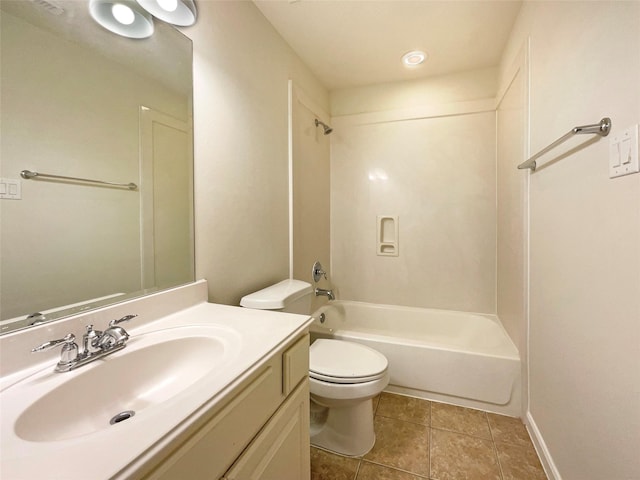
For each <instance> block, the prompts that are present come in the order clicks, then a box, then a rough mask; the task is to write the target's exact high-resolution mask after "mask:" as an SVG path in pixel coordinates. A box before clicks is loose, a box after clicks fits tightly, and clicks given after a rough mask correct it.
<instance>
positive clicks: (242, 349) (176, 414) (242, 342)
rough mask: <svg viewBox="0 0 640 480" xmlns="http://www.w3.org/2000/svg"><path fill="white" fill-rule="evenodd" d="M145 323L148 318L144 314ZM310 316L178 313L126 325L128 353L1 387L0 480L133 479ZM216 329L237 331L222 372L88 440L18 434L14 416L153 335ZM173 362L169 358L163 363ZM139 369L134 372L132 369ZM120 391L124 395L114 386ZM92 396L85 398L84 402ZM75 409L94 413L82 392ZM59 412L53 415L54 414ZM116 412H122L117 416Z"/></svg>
mask: <svg viewBox="0 0 640 480" xmlns="http://www.w3.org/2000/svg"><path fill="white" fill-rule="evenodd" d="M139 315H140V316H141V317H143V316H144V313H139ZM310 322H311V318H310V317H306V316H303V315H291V314H283V313H277V312H269V311H260V310H249V309H244V308H240V307H230V306H224V305H216V304H211V303H199V304H197V305H195V306H192V307H189V308H186V309H183V310H181V311H179V312H176V313H172V314H170V315H168V316H166V317H162V318H158V319H156V320H153V321H148V322H146V323H145V322H140V323H141V324H140V325H139V326H137V327H136V326H135V323H134V322H131V323H130V324H128V325H126V327H127V331H128V332H129V333H130V335H131V338H130V340H129V343H128V345H127V347H125V348H124V349H123V350H121V351H119V352H115V353H113V354H112V355H109V356H107V357H104V360H98V361H96V362H93V363H91V364H89V365H86V366H84V367H80V368H78V369H76V370H73V371H71V372H66V373H54V372H53V368H54V366H55V362H51V363H48V364H46V365H43V364H42V363H41V364H39V365H37V366H31V367H29V368H26V369H23V370H22V371H18V372H15V373H13V374H11V375H10V376H9V378H5V379H4V381H3V382H2V385H3V390H2V391H1V392H0V406H1V407H2V409H1V410H0V418H1V420H2V426H1V437H0V439H1V445H2V448H1V452H2V453H1V459H0V477H1V478H2V479H3V480H14V479H38V478H42V479H45V478H46V479H47V480H49V479H65V480H72V479H83V480H85V479H87V478H91V479H96V480H97V479H103V478H104V479H108V478H127V477H128V476H129V475H130V474H131V473H132V472H134V471H136V470H137V469H138V468H139V467H140V466H142V465H144V463H145V462H146V461H148V459H150V458H151V457H152V456H153V455H154V453H155V452H157V451H158V450H159V449H161V448H162V447H163V446H164V445H166V444H168V443H170V442H171V441H172V439H174V438H176V437H177V436H179V435H180V434H181V432H183V431H185V430H186V429H188V427H189V425H191V424H192V423H193V422H195V421H197V420H198V418H199V417H201V416H202V415H204V414H205V413H206V412H207V411H209V410H211V409H212V408H215V407H216V405H218V404H219V403H220V402H221V401H222V400H223V399H224V398H225V395H226V394H227V393H229V392H230V391H231V389H232V388H233V387H234V386H235V385H236V384H237V383H239V382H240V381H241V380H242V379H243V378H245V377H246V376H247V375H249V374H250V373H251V372H252V371H253V369H254V368H255V367H256V366H257V365H259V364H260V363H261V361H262V360H264V359H265V358H266V357H268V356H269V354H270V353H271V352H273V351H274V349H276V348H278V347H279V346H280V345H282V344H283V343H285V342H286V341H287V340H288V339H291V338H293V337H295V336H297V335H298V334H300V333H302V332H303V331H304V330H305V329H306V328H308V326H309V323H310ZM187 325H190V326H201V327H215V328H220V329H224V330H225V331H227V332H232V334H231V337H230V338H232V340H229V342H228V344H227V346H228V347H232V348H233V350H234V351H233V355H232V356H231V357H228V359H227V360H226V361H225V363H224V364H223V365H220V368H215V369H213V370H212V371H210V372H208V373H207V374H206V375H205V376H204V377H202V379H200V380H199V381H198V382H196V383H194V384H193V385H191V386H189V387H187V388H186V389H185V390H183V391H181V392H180V393H177V394H176V395H174V396H173V397H171V398H169V399H167V400H166V401H164V402H162V403H159V404H157V405H153V406H150V407H148V408H145V409H143V410H142V411H140V412H139V413H137V414H136V415H135V417H132V418H131V419H129V420H127V421H125V422H122V423H118V424H116V425H113V426H108V427H106V428H104V429H101V430H99V431H96V432H95V433H90V434H86V435H82V436H76V437H73V438H67V439H64V440H59V441H37V442H36V441H27V440H25V439H23V438H20V437H19V436H18V435H17V434H16V432H15V429H14V424H15V421H16V417H17V416H18V415H19V414H20V413H21V412H23V411H25V410H26V408H28V406H29V405H30V404H32V403H33V402H35V401H36V400H37V399H39V398H41V396H42V395H44V394H45V393H46V392H48V391H52V390H53V389H55V388H56V386H58V385H60V384H61V383H63V382H66V381H68V380H69V379H70V378H71V376H73V375H80V374H83V373H86V372H88V371H89V369H92V368H96V367H97V366H98V365H99V363H100V362H108V361H110V360H113V359H116V358H118V356H122V355H126V354H127V349H130V350H133V349H135V348H136V342H143V341H148V340H143V339H145V338H151V336H150V335H147V336H145V334H148V333H150V332H157V331H160V330H165V334H164V335H165V337H166V334H167V333H168V334H169V335H171V331H169V330H166V329H171V328H175V327H182V326H187ZM164 361H166V362H171V358H166V359H164ZM131 368H132V369H135V365H132V366H131ZM114 388H118V386H117V385H114ZM86 396H87V395H85V397H86ZM76 401H77V403H76V408H78V409H85V410H87V409H88V410H91V402H89V401H87V402H86V404H85V403H83V392H82V391H79V392H77V397H76ZM52 413H53V412H52ZM116 413H117V412H116Z"/></svg>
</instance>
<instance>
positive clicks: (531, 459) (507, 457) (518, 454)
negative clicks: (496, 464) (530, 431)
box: [496, 443, 547, 480]
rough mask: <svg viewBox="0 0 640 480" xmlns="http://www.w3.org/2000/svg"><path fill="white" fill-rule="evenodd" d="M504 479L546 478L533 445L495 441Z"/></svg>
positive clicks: (545, 479)
mask: <svg viewBox="0 0 640 480" xmlns="http://www.w3.org/2000/svg"><path fill="white" fill-rule="evenodd" d="M496 449H497V450H498V460H499V461H500V466H501V467H502V476H503V479H504V480H547V476H546V475H545V473H544V470H543V468H542V465H541V464H540V460H539V459H538V454H537V453H536V450H535V448H533V445H527V446H519V445H509V444H507V443H496Z"/></svg>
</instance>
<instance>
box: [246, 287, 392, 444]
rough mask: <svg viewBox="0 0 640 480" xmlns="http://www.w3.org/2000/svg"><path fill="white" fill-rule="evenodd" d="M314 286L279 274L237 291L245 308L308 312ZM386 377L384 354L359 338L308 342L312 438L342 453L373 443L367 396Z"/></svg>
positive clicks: (378, 388) (385, 381)
mask: <svg viewBox="0 0 640 480" xmlns="http://www.w3.org/2000/svg"><path fill="white" fill-rule="evenodd" d="M312 296H313V288H312V287H311V285H310V284H308V283H307V282H303V281H300V280H293V279H288V280H283V281H282V282H279V283H277V284H275V285H272V286H270V287H267V288H265V289H263V290H260V291H258V292H255V293H252V294H250V295H246V296H244V297H242V300H241V301H240V305H241V306H243V307H246V308H257V309H261V310H277V311H282V312H287V313H299V314H304V315H310V313H311V312H310V310H311V299H312V298H313V297H312ZM388 383H389V372H388V362H387V358H386V357H385V356H384V355H382V354H381V353H380V352H378V351H376V350H374V349H373V348H369V347H367V346H365V345H361V344H359V343H354V342H348V341H345V340H334V339H326V338H319V339H317V340H316V341H315V342H313V343H312V344H311V347H310V348H309V390H310V392H311V428H310V432H311V444H312V445H314V446H316V447H320V448H324V449H327V450H331V451H333V452H336V453H339V454H341V455H347V456H360V455H364V454H365V453H367V452H368V451H369V450H371V449H372V448H373V445H374V443H375V440H376V437H375V433H374V431H373V408H372V402H371V399H372V398H373V397H375V396H376V395H378V394H379V393H380V392H382V390H384V388H385V387H386V386H387V385H388Z"/></svg>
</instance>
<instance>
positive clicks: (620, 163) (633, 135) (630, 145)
mask: <svg viewBox="0 0 640 480" xmlns="http://www.w3.org/2000/svg"><path fill="white" fill-rule="evenodd" d="M638 172H640V164H639V163H638V125H633V126H632V127H629V128H627V129H626V130H623V131H621V132H619V133H617V134H616V135H614V136H613V137H611V138H610V139H609V178H616V177H621V176H623V175H629V174H631V173H638Z"/></svg>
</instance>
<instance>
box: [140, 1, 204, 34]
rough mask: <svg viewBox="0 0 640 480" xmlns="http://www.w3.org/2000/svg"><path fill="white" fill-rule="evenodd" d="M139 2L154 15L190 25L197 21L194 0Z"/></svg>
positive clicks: (179, 23) (186, 25) (180, 24)
mask: <svg viewBox="0 0 640 480" xmlns="http://www.w3.org/2000/svg"><path fill="white" fill-rule="evenodd" d="M138 3H139V4H140V5H141V6H142V8H144V9H145V10H146V11H147V12H149V13H150V14H152V15H153V16H154V17H157V18H158V19H160V20H162V21H164V22H167V23H173V24H174V25H178V26H180V27H188V26H190V25H193V24H194V23H196V18H197V13H196V5H195V3H193V0H138Z"/></svg>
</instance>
